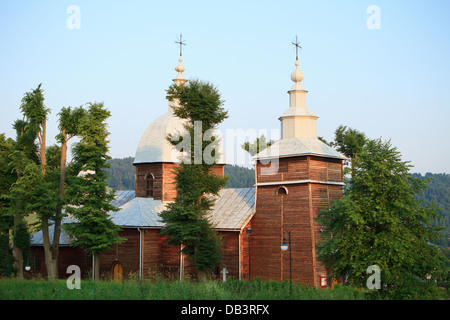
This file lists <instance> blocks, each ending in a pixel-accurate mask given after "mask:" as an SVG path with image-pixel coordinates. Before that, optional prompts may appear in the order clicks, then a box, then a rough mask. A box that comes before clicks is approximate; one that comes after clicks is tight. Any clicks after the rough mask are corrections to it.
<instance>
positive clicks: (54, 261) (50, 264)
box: [42, 219, 60, 280]
mask: <svg viewBox="0 0 450 320" xmlns="http://www.w3.org/2000/svg"><path fill="white" fill-rule="evenodd" d="M42 226H43V228H42V236H43V240H44V243H43V245H44V257H45V267H46V268H47V279H48V280H57V279H58V254H56V255H55V250H53V249H54V248H57V247H58V246H56V247H55V246H53V247H52V245H51V244H50V236H49V232H48V219H42ZM59 229H60V228H59V227H58V228H57V226H56V223H55V231H54V234H56V233H58V231H57V230H59ZM58 239H59V235H58ZM57 252H58V250H57V249H56V253H57Z"/></svg>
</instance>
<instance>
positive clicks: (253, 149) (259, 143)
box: [241, 135, 275, 157]
mask: <svg viewBox="0 0 450 320" xmlns="http://www.w3.org/2000/svg"><path fill="white" fill-rule="evenodd" d="M274 143H275V141H273V140H270V141H267V138H266V137H265V136H264V135H261V137H259V138H256V140H255V141H254V142H253V143H250V142H245V143H244V144H242V145H241V148H242V149H244V150H245V151H247V152H248V153H250V155H251V156H252V157H253V156H254V155H256V154H258V153H260V152H261V151H263V150H264V149H266V148H268V147H270V146H271V145H273V144H274Z"/></svg>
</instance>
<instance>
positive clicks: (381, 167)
mask: <svg viewBox="0 0 450 320" xmlns="http://www.w3.org/2000/svg"><path fill="white" fill-rule="evenodd" d="M410 167H411V166H410V165H409V164H408V162H403V161H402V160H401V156H400V153H399V152H398V151H397V149H396V148H394V147H392V145H391V144H390V142H382V141H381V140H380V139H377V140H368V141H367V143H366V144H365V146H364V147H363V148H362V149H361V150H360V151H359V152H358V157H355V158H354V171H353V174H352V177H351V179H350V184H349V187H348V188H347V189H346V190H345V192H344V196H343V197H342V198H341V199H340V200H337V201H335V202H334V203H333V204H332V206H331V207H330V208H328V209H325V210H322V211H320V212H319V213H318V217H317V220H318V222H319V223H320V224H321V225H323V226H325V231H324V233H323V239H324V240H323V242H322V244H321V246H320V248H319V252H318V254H319V259H320V260H322V261H323V262H324V263H325V264H326V266H327V267H328V268H331V274H330V277H331V278H336V279H337V278H339V277H345V276H348V280H349V282H350V284H352V285H355V286H361V285H365V284H366V278H367V274H366V272H367V268H368V267H369V266H371V265H376V266H378V267H379V268H380V269H381V282H382V284H383V290H380V291H379V294H382V295H392V294H400V293H401V294H400V296H401V297H405V296H408V297H411V294H414V290H413V289H412V288H414V287H417V283H418V281H420V279H424V277H425V275H427V274H431V273H433V271H434V270H436V269H438V267H439V265H440V264H441V262H442V261H443V259H442V256H441V254H440V253H439V251H438V250H437V248H435V246H432V245H430V244H429V243H430V242H431V241H434V240H436V239H437V238H438V237H439V229H440V228H439V227H438V226H437V225H436V223H435V222H436V220H437V219H438V217H439V215H438V214H437V210H436V207H435V206H434V205H433V203H428V202H426V201H424V200H420V199H418V198H417V197H416V195H417V194H421V193H422V192H423V190H424V189H425V188H426V182H424V181H422V180H420V179H416V178H413V177H412V176H411V175H410V174H409V168H410ZM402 290H403V291H402ZM397 297H399V295H397Z"/></svg>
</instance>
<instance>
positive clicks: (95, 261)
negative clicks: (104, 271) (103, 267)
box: [94, 253, 100, 281]
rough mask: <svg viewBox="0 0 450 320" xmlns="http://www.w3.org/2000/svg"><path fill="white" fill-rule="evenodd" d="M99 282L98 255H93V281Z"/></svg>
mask: <svg viewBox="0 0 450 320" xmlns="http://www.w3.org/2000/svg"><path fill="white" fill-rule="evenodd" d="M99 280H100V254H98V253H97V254H95V255H94V281H99Z"/></svg>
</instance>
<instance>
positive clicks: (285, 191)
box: [277, 187, 288, 195]
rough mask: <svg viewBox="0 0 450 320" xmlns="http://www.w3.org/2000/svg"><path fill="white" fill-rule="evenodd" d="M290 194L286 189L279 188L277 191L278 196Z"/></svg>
mask: <svg viewBox="0 0 450 320" xmlns="http://www.w3.org/2000/svg"><path fill="white" fill-rule="evenodd" d="M283 194H288V190H287V189H286V188H285V187H279V188H278V189H277V195H283Z"/></svg>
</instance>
